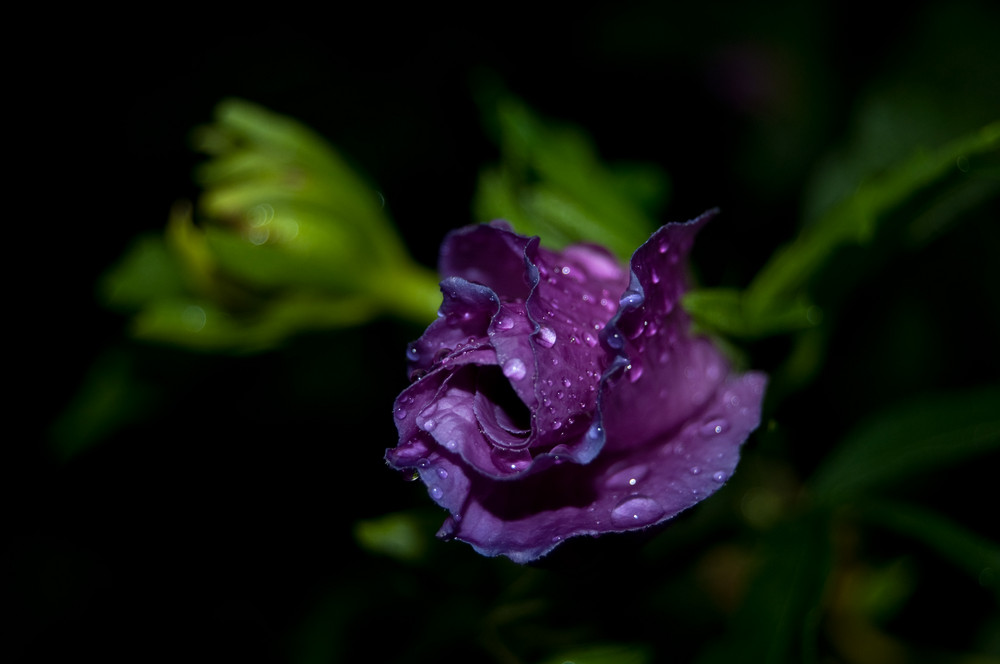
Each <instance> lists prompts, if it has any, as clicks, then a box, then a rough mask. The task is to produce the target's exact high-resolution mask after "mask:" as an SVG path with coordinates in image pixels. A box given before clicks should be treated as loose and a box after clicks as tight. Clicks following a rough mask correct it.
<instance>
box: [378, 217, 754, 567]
mask: <svg viewBox="0 0 1000 664" xmlns="http://www.w3.org/2000/svg"><path fill="white" fill-rule="evenodd" d="M712 216H714V212H709V213H706V214H705V215H702V216H701V217H699V218H698V219H695V220H693V221H691V222H688V223H686V224H668V225H666V226H664V227H663V228H661V229H660V230H658V231H657V232H656V233H654V234H653V236H652V237H651V238H650V239H649V241H647V242H646V243H645V244H643V246H642V247H640V248H639V249H638V250H637V251H636V252H635V254H634V255H633V257H632V261H631V264H630V268H631V269H630V270H625V269H623V268H622V266H620V265H619V264H618V262H617V261H615V260H614V258H613V257H612V256H611V255H610V254H608V253H607V252H606V251H605V250H603V249H601V248H599V247H593V246H585V245H576V246H571V247H568V248H566V249H565V250H564V251H562V252H552V251H549V250H547V249H545V248H543V247H541V246H539V243H538V239H537V238H525V237H523V236H519V235H517V234H515V233H513V232H511V231H510V229H509V227H507V226H506V225H505V224H502V223H498V222H494V223H492V224H489V225H481V226H475V227H471V228H467V229H462V230H459V231H456V232H454V233H452V234H450V235H449V236H448V238H447V239H446V241H445V244H444V247H443V248H442V256H441V269H442V273H443V274H444V275H445V277H446V278H445V280H444V281H443V282H442V292H443V294H444V298H445V301H444V304H443V305H442V307H441V317H440V318H439V319H438V320H437V321H435V322H434V323H433V324H432V325H431V326H430V327H429V328H428V330H427V332H425V334H424V335H423V336H422V337H421V338H420V340H418V341H417V342H415V343H414V344H412V345H411V348H410V352H409V359H410V362H411V378H412V379H413V380H414V382H413V384H412V385H410V387H409V388H407V389H406V390H405V391H404V392H403V393H402V394H401V395H400V397H399V398H398V399H397V400H396V404H395V411H394V412H395V416H396V421H397V428H398V429H399V440H400V443H399V445H398V446H397V447H396V448H394V449H392V450H388V451H387V453H386V459H387V461H388V462H389V464H390V465H391V466H392V467H394V468H398V469H402V470H406V471H407V472H413V471H416V472H417V473H418V474H419V476H420V478H421V479H422V480H423V482H424V483H425V485H426V486H427V487H428V492H429V493H430V495H431V497H432V498H433V499H434V500H435V501H436V502H437V503H438V504H439V505H441V506H443V507H444V508H445V509H447V510H448V512H449V516H448V518H447V519H446V521H445V523H444V525H443V526H442V528H441V531H440V533H439V534H440V535H441V536H442V537H449V538H451V537H454V538H458V539H460V540H463V541H466V542H468V543H470V544H471V545H472V546H474V547H475V548H476V550H477V551H479V552H480V553H483V554H484V555H490V556H494V555H504V556H507V557H509V558H511V559H512V560H514V561H517V562H528V561H531V560H535V559H537V558H538V557H539V556H542V555H545V554H546V553H547V552H549V551H551V550H552V548H553V547H555V546H557V545H558V544H559V543H560V542H562V541H565V540H566V539H568V538H571V537H578V536H581V535H592V536H594V535H601V534H603V533H610V532H621V531H628V530H636V529H641V528H647V527H650V526H653V525H656V524H659V523H662V522H664V521H666V520H668V519H670V518H672V517H674V516H675V515H677V514H678V513H680V512H681V511H683V510H685V509H688V508H689V507H691V506H692V505H695V504H696V503H698V502H699V501H701V500H703V499H704V498H706V497H707V496H709V495H710V494H712V493H713V492H714V491H715V490H716V489H718V488H719V487H720V486H722V484H724V483H725V482H726V481H727V480H728V478H729V477H730V476H731V475H732V473H733V472H734V470H735V468H736V465H737V462H738V460H739V450H740V447H741V445H742V443H743V442H744V441H745V440H746V439H747V437H748V436H749V435H750V432H752V431H753V430H754V429H755V428H756V427H757V426H758V424H759V421H760V409H761V401H762V399H763V393H764V388H765V384H766V379H765V377H764V376H763V375H762V374H759V373H752V372H751V373H746V374H738V373H735V372H734V371H733V370H732V368H731V367H730V365H729V363H728V361H727V359H726V357H725V356H724V355H723V354H722V353H721V352H720V351H719V350H718V349H717V348H716V347H715V346H714V345H713V344H712V342H711V341H710V340H708V339H705V338H700V337H695V336H692V335H691V333H690V322H689V320H688V317H687V315H686V314H685V313H684V311H683V310H682V309H681V307H680V298H681V297H682V295H683V293H684V291H685V288H686V286H685V279H684V277H685V275H684V269H685V263H686V259H687V254H688V252H689V250H690V248H691V245H692V243H693V242H694V237H695V235H696V233H697V232H698V230H699V229H700V228H701V227H702V226H703V225H704V224H705V223H707V221H708V220H709V219H710V218H711V217H712Z"/></svg>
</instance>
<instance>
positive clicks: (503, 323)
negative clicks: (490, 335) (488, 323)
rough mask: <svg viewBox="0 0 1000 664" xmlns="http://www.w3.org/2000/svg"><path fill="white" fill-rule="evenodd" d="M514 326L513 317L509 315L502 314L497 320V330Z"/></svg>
mask: <svg viewBox="0 0 1000 664" xmlns="http://www.w3.org/2000/svg"><path fill="white" fill-rule="evenodd" d="M512 327H514V319H513V318H511V317H510V316H504V317H502V318H501V319H500V320H498V321H497V329H498V330H509V329H511V328H512Z"/></svg>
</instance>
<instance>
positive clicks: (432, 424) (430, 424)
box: [420, 420, 437, 433]
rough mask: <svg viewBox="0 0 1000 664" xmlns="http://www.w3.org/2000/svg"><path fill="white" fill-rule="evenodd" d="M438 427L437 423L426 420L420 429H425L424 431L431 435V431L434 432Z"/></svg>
mask: <svg viewBox="0 0 1000 664" xmlns="http://www.w3.org/2000/svg"><path fill="white" fill-rule="evenodd" d="M436 426H437V422H436V421H435V420H424V424H423V426H422V427H420V428H421V429H423V430H424V431H426V432H428V433H430V432H431V431H434V427H436Z"/></svg>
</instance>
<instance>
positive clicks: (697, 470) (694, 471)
mask: <svg viewBox="0 0 1000 664" xmlns="http://www.w3.org/2000/svg"><path fill="white" fill-rule="evenodd" d="M691 474H692V475H701V468H699V467H698V466H691Z"/></svg>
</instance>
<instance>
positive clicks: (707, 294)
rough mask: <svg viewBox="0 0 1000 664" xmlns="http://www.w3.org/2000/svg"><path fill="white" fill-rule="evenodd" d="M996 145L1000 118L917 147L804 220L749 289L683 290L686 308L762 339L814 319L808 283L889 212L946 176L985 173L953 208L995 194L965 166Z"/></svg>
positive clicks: (719, 329) (922, 222)
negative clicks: (928, 147) (954, 137)
mask: <svg viewBox="0 0 1000 664" xmlns="http://www.w3.org/2000/svg"><path fill="white" fill-rule="evenodd" d="M998 149H1000V122H996V123H993V124H990V125H988V126H986V127H984V128H982V129H980V130H978V131H975V132H973V133H971V134H969V135H967V136H964V137H962V138H959V139H957V140H955V141H952V142H951V143H948V144H947V145H945V146H943V147H941V148H939V149H937V150H934V151H926V150H919V151H917V152H916V153H915V154H913V155H912V156H911V157H910V158H909V159H907V160H904V161H902V162H900V163H898V164H896V165H895V166H893V167H892V168H889V169H888V170H886V171H884V172H882V173H880V174H878V175H877V176H874V177H872V178H870V179H868V180H866V181H864V182H862V183H861V184H860V185H859V186H858V187H857V189H856V190H855V192H854V193H853V194H852V195H851V196H849V197H847V198H846V199H844V200H842V201H841V202H840V203H839V204H837V205H835V206H833V207H832V208H831V209H830V210H829V211H828V212H827V213H826V214H825V215H824V216H823V217H822V218H820V219H819V220H818V221H816V223H814V224H811V225H809V226H807V227H806V228H805V229H804V230H803V231H802V232H801V234H800V235H799V237H798V238H797V239H796V240H795V241H794V242H792V243H790V244H788V245H786V246H784V247H781V248H779V249H778V250H777V251H776V252H775V253H774V254H773V255H772V257H771V259H770V260H769V261H768V263H767V264H766V265H765V266H764V267H763V268H762V269H761V270H760V272H758V274H757V276H756V277H755V278H754V280H753V282H752V283H751V284H750V285H749V286H748V287H747V288H746V289H745V290H744V291H742V292H738V291H734V290H731V289H699V290H694V291H692V292H690V293H688V294H687V295H686V296H685V298H684V305H685V307H686V308H687V310H688V311H689V312H690V313H691V314H692V316H693V317H694V319H695V321H696V322H698V323H699V324H700V325H702V326H704V327H705V328H707V329H709V330H711V331H714V332H716V333H719V334H722V335H728V336H732V337H738V338H759V337H764V336H769V335H774V334H780V333H786V332H794V331H798V330H802V329H807V328H809V327H811V326H813V325H815V324H816V323H817V322H818V321H819V318H820V316H821V311H820V309H819V308H817V307H816V306H814V305H813V304H812V303H811V302H810V301H809V300H808V294H807V291H808V287H809V285H810V283H811V282H812V281H813V280H814V279H815V278H816V276H817V275H819V274H820V273H821V272H822V270H823V269H824V267H825V266H826V262H827V259H829V257H830V256H831V255H832V254H833V252H834V251H835V250H836V249H838V248H840V247H841V246H844V245H848V244H865V243H867V242H868V241H869V240H870V239H871V237H872V235H873V234H874V232H875V229H876V227H877V225H878V223H879V221H880V220H882V219H884V218H885V217H886V215H887V214H888V213H890V212H892V211H894V210H896V209H897V208H899V207H900V206H902V205H903V204H905V203H906V202H907V201H908V200H910V199H911V198H913V197H914V196H915V195H917V194H918V193H919V192H921V190H923V189H925V188H926V187H928V186H930V185H932V184H934V183H937V182H939V181H941V180H942V178H945V177H946V176H954V177H958V178H966V177H971V176H972V175H975V176H976V177H981V178H986V180H984V182H986V184H985V185H981V186H980V185H976V186H973V187H971V188H968V189H966V190H964V191H965V193H964V194H963V196H964V197H965V198H963V200H962V201H961V202H962V203H963V205H962V206H959V207H954V206H953V210H952V211H955V210H956V209H964V208H965V207H967V205H968V204H970V202H972V203H974V202H983V201H984V200H987V199H988V198H989V197H991V196H996V195H997V194H998V193H1000V186H998V182H1000V181H994V180H993V179H990V177H991V176H988V175H985V174H984V173H983V172H977V173H974V174H973V173H971V172H970V169H969V166H968V164H969V163H973V162H974V163H979V164H984V165H988V164H990V163H991V161H990V158H991V157H990V156H991V155H992V156H995V153H997V151H998ZM984 168H986V167H985V166H984ZM954 202H955V201H954V200H953V199H950V198H947V197H946V199H945V201H944V202H939V203H938V207H937V208H936V209H937V210H938V211H939V212H940V211H941V210H942V209H944V208H945V207H947V206H948V205H949V204H951V203H954ZM956 205H957V203H956ZM941 225H942V223H941V221H940V219H939V218H938V219H935V218H934V217H933V216H931V217H930V218H925V217H920V218H918V219H917V220H916V223H915V225H914V224H911V225H910V228H911V231H910V233H911V238H912V237H918V236H926V235H928V234H929V233H930V232H932V231H933V230H934V229H935V228H938V227H940V226H941Z"/></svg>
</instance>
